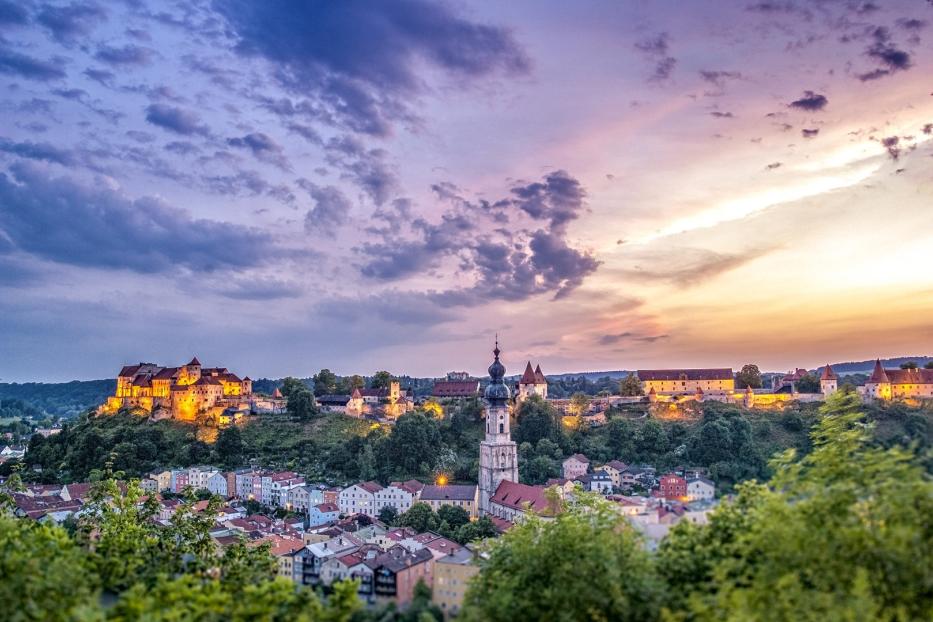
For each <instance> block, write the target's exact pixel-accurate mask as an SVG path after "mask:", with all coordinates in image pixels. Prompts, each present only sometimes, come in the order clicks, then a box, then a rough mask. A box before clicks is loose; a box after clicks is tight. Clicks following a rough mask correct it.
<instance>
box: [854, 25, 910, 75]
mask: <svg viewBox="0 0 933 622" xmlns="http://www.w3.org/2000/svg"><path fill="white" fill-rule="evenodd" d="M872 37H873V39H874V43H872V44H871V45H870V46H869V47H868V49H867V50H865V55H866V56H868V57H869V58H871V59H872V60H874V61H875V62H877V63H878V64H880V65H881V68H879V69H875V70H873V71H869V72H866V73H863V74H860V75H859V80H861V81H862V82H867V81H870V80H877V79H878V78H883V77H885V76H889V75H891V74H893V73H897V72H898V71H904V70H907V69H910V68H911V66H912V62H911V60H910V54H908V53H907V52H905V51H904V50H901V49H899V48H898V47H897V46H896V45H894V44H893V43H892V42H891V33H890V32H889V31H888V29H887V28H884V27H878V28H876V29H875V30H874V32H873V33H872Z"/></svg>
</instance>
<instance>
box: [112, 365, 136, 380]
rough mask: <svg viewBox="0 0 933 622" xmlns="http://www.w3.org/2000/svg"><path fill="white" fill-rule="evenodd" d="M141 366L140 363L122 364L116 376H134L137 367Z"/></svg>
mask: <svg viewBox="0 0 933 622" xmlns="http://www.w3.org/2000/svg"><path fill="white" fill-rule="evenodd" d="M141 366H142V365H124V366H123V367H122V368H121V369H120V373H119V374H117V376H118V377H120V378H128V377H130V376H135V375H136V372H137V371H139V368H140V367H141Z"/></svg>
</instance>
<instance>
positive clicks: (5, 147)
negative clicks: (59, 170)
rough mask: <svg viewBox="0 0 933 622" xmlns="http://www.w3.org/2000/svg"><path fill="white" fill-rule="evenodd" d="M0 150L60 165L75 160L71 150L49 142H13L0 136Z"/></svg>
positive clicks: (66, 164) (69, 163)
mask: <svg viewBox="0 0 933 622" xmlns="http://www.w3.org/2000/svg"><path fill="white" fill-rule="evenodd" d="M0 151H2V152H4V153H9V154H11V155H15V156H19V157H21V158H27V159H30V160H42V161H45V162H53V163H55V164H61V165H62V166H71V165H73V164H75V162H76V158H75V156H74V154H73V153H72V152H71V151H68V150H66V149H62V148H60V147H58V146H56V145H52V144H50V143H34V142H30V141H23V142H14V141H11V140H9V139H7V138H2V137H0Z"/></svg>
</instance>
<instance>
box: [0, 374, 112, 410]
mask: <svg viewBox="0 0 933 622" xmlns="http://www.w3.org/2000/svg"><path fill="white" fill-rule="evenodd" d="M116 388H117V381H116V380H86V381H79V380H75V381H73V382H62V383H54V384H46V383H43V382H24V383H22V384H17V383H15V382H14V383H6V382H0V402H2V403H3V404H2V405H3V406H4V407H6V405H7V401H8V400H9V401H10V402H11V403H13V400H17V401H18V402H19V403H20V404H23V403H25V404H26V406H25V407H22V406H16V408H17V409H18V410H22V411H23V412H26V413H28V414H27V415H26V416H28V417H30V418H33V419H35V418H36V417H35V416H34V415H33V414H32V410H33V409H35V410H37V411H39V412H40V413H44V414H45V415H51V416H55V417H64V418H70V417H76V416H78V415H80V414H81V413H83V412H85V411H86V410H87V409H88V408H94V407H96V406H97V405H98V404H102V403H103V402H104V400H106V399H107V396H108V395H113V392H114V391H115V390H116ZM5 416H6V415H2V410H0V418H3V417H5Z"/></svg>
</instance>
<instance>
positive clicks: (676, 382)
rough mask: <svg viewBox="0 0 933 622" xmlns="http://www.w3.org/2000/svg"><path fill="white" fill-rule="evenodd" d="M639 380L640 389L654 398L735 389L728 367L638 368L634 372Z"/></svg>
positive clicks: (707, 393) (708, 393)
mask: <svg viewBox="0 0 933 622" xmlns="http://www.w3.org/2000/svg"><path fill="white" fill-rule="evenodd" d="M635 375H636V376H637V377H638V380H639V381H640V382H641V385H642V391H643V392H644V393H645V395H648V396H649V398H650V396H651V392H652V391H654V395H655V396H656V399H659V398H660V397H661V396H674V395H691V396H692V395H696V394H697V389H701V390H702V394H703V395H707V396H708V395H710V394H712V395H718V396H722V395H731V394H732V393H733V392H734V391H735V380H734V377H733V375H732V369H730V368H709V369H639V370H638V371H637V372H635Z"/></svg>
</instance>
